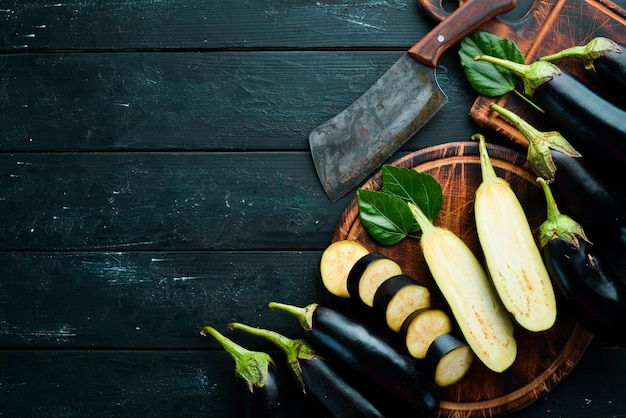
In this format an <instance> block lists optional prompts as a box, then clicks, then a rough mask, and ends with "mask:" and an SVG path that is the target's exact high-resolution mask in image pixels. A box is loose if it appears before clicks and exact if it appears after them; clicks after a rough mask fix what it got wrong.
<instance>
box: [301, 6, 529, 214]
mask: <svg viewBox="0 0 626 418" xmlns="http://www.w3.org/2000/svg"><path fill="white" fill-rule="evenodd" d="M442 1H443V0H442ZM515 4H516V0H467V1H465V2H464V3H463V4H462V5H461V6H460V7H458V8H457V9H455V10H454V12H452V13H451V14H449V15H448V17H446V18H445V19H444V20H443V21H441V22H440V23H439V24H438V25H437V26H436V27H435V28H434V29H433V30H431V31H430V32H429V33H428V34H426V36H424V38H422V39H421V40H420V41H419V42H417V43H416V44H415V45H413V46H412V47H411V49H409V51H408V52H407V53H405V54H404V55H403V56H402V58H400V59H399V60H398V61H397V62H396V63H395V64H394V65H393V66H392V67H391V68H390V69H389V70H388V71H387V72H386V73H385V74H384V75H383V76H382V77H381V78H380V79H378V81H376V83H375V84H374V85H373V86H372V87H370V89H369V90H367V91H366V92H365V93H364V94H363V95H362V96H361V97H359V98H358V99H357V100H356V101H355V102H354V103H352V104H351V105H350V106H349V107H348V108H346V109H345V110H344V111H343V112H341V113H339V114H338V115H337V116H335V117H333V118H332V119H330V120H328V121H326V122H324V123H323V124H322V125H320V126H318V127H317V128H315V129H314V130H313V131H312V132H311V133H310V135H309V146H310V148H311V155H312V157H313V162H314V163H315V169H316V170H317V175H318V177H319V179H320V181H321V183H322V186H323V187H324V190H325V191H326V194H327V195H328V197H329V199H330V200H331V201H332V202H335V201H337V200H338V199H339V198H341V197H342V196H344V195H345V194H347V193H348V192H349V191H350V190H352V189H353V188H355V187H357V186H358V185H359V184H361V183H362V182H363V181H364V180H365V179H366V178H367V177H368V176H369V175H370V174H371V173H372V172H373V171H374V170H376V169H377V168H378V167H380V166H381V165H382V164H383V162H384V161H385V160H386V159H387V158H389V157H390V156H391V155H392V154H393V153H394V152H395V151H397V150H398V148H400V147H401V146H402V144H404V143H405V142H406V141H407V140H408V139H409V138H411V137H412V136H413V135H414V134H415V133H416V132H417V131H418V130H419V129H420V128H421V127H422V126H424V125H425V124H426V122H428V120H429V119H430V118H431V117H432V116H433V115H434V114H435V113H437V111H438V110H439V109H441V108H442V107H443V106H444V105H445V103H446V102H447V101H448V98H447V97H446V95H445V93H444V92H443V91H442V90H441V88H440V87H439V84H438V83H437V79H436V75H435V67H436V66H437V62H438V61H439V58H440V57H441V55H442V54H443V53H444V52H445V51H446V50H447V49H448V48H449V47H451V46H452V45H454V44H456V43H457V42H459V41H460V40H461V39H463V38H464V37H465V36H466V35H468V34H470V33H471V32H473V31H474V30H476V29H477V28H478V27H479V26H481V25H482V24H483V23H485V22H486V21H488V20H489V19H491V18H493V17H495V16H497V15H499V14H502V13H505V12H507V11H509V10H511V9H513V8H514V7H515Z"/></svg>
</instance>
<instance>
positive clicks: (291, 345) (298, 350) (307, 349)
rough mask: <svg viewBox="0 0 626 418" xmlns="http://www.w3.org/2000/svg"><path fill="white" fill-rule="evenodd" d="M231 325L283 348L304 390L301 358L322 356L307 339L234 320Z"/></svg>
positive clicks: (288, 362) (308, 358)
mask: <svg viewBox="0 0 626 418" xmlns="http://www.w3.org/2000/svg"><path fill="white" fill-rule="evenodd" d="M229 327H230V328H232V329H237V330H241V331H245V332H247V333H249V334H252V335H256V336H259V337H262V338H265V339H266V340H268V341H270V342H271V343H273V344H274V345H276V346H277V347H278V348H280V349H281V350H283V351H284V352H285V355H286V357H287V364H288V365H289V367H290V368H291V372H292V373H293V375H294V376H295V378H296V380H297V381H298V383H299V385H300V388H301V389H302V391H304V390H305V389H304V382H303V380H302V369H301V368H300V360H312V359H314V358H316V357H320V356H319V355H318V354H317V352H316V351H315V349H314V348H313V347H312V346H311V345H310V344H309V343H308V342H307V341H306V340H302V339H298V340H294V339H291V338H288V337H285V336H284V335H281V334H279V333H277V332H275V331H271V330H268V329H262V328H255V327H251V326H249V325H245V324H242V323H239V322H232V323H230V324H229Z"/></svg>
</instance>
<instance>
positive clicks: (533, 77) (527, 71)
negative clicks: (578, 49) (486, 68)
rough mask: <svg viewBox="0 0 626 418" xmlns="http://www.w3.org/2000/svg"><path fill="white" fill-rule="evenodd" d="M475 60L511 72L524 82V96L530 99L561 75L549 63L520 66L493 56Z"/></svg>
mask: <svg viewBox="0 0 626 418" xmlns="http://www.w3.org/2000/svg"><path fill="white" fill-rule="evenodd" d="M474 59H475V60H482V61H487V62H490V63H492V64H495V65H499V66H501V67H503V68H506V69H507V70H509V71H511V72H512V73H513V74H515V75H516V76H518V77H519V78H520V79H521V80H522V83H523V84H524V94H526V95H527V96H529V97H532V96H533V94H534V93H535V90H536V89H537V87H539V86H541V85H542V84H544V83H546V82H548V81H550V80H552V79H553V78H554V77H555V76H558V75H560V74H561V70H560V69H559V67H557V66H556V65H554V64H552V63H551V62H548V61H535V62H533V63H531V64H519V63H517V62H513V61H509V60H505V59H502V58H497V57H492V56H491V55H479V56H477V57H476V58H474Z"/></svg>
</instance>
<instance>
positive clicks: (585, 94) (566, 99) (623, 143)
mask: <svg viewBox="0 0 626 418" xmlns="http://www.w3.org/2000/svg"><path fill="white" fill-rule="evenodd" d="M532 98H533V100H534V102H535V103H537V104H538V105H539V106H540V107H541V108H542V109H543V110H544V111H545V113H546V115H547V116H548V117H549V118H550V120H551V121H553V122H554V123H556V124H557V125H559V130H560V131H562V133H563V134H564V135H565V136H566V137H567V138H570V140H571V142H572V144H573V145H574V146H575V147H576V148H577V149H578V150H579V151H580V153H581V154H582V155H583V156H584V158H585V159H587V160H588V161H589V162H590V163H591V164H592V166H593V167H594V168H595V170H596V171H597V172H598V174H599V175H601V176H603V177H604V178H607V179H611V178H612V177H614V176H615V175H616V173H620V172H621V170H623V168H624V166H626V111H625V110H623V109H621V108H619V107H617V106H615V105H614V104H612V103H610V102H608V101H607V100H605V99H604V98H602V97H601V96H599V95H598V94H597V93H595V92H594V91H592V90H591V89H589V88H588V87H587V86H585V85H584V84H583V83H582V82H580V81H579V80H577V79H576V78H575V77H574V76H572V75H571V74H569V73H567V72H565V71H561V72H560V73H559V74H554V75H553V76H552V77H551V79H550V80H548V81H545V82H544V83H542V84H540V85H539V86H538V87H537V88H536V89H535V90H534V92H533V94H532Z"/></svg>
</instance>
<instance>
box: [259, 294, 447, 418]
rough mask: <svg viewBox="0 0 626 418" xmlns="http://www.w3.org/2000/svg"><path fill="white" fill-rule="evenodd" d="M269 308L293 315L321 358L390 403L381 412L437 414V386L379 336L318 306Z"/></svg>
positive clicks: (354, 320) (348, 318) (360, 324)
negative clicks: (335, 365)
mask: <svg viewBox="0 0 626 418" xmlns="http://www.w3.org/2000/svg"><path fill="white" fill-rule="evenodd" d="M269 306H270V308H277V309H281V310H284V311H286V312H288V313H290V314H292V315H294V316H295V317H296V318H297V319H298V320H299V322H300V325H302V327H303V328H304V329H305V331H306V332H307V335H308V337H309V339H310V340H311V342H312V343H313V345H314V346H315V347H317V348H318V349H319V351H320V353H321V354H322V355H323V356H325V357H327V358H328V359H330V360H331V361H333V362H334V363H335V364H337V365H338V367H340V368H341V371H342V372H343V373H344V374H345V375H346V376H350V380H351V381H353V382H356V383H355V384H358V385H359V387H362V388H363V390H364V391H367V392H366V393H368V394H371V396H375V397H376V398H378V399H381V398H385V399H386V402H385V408H383V407H381V409H385V410H387V409H394V410H395V411H397V412H396V413H394V414H393V415H390V416H405V415H407V414H408V415H410V416H420V417H431V416H434V415H435V414H436V413H437V411H438V409H439V393H438V391H437V388H436V387H435V385H434V384H433V383H432V381H430V379H428V378H427V376H426V375H424V374H423V373H422V372H421V371H420V369H419V368H418V367H417V365H416V363H415V362H414V361H413V360H412V359H411V358H409V357H408V356H406V355H405V354H404V353H403V352H401V351H400V350H398V349H397V348H396V347H395V346H394V345H393V344H392V343H391V342H390V341H389V340H388V339H387V338H385V337H384V336H383V335H382V334H381V333H379V332H377V331H376V330H374V329H372V328H370V327H367V326H366V325H364V324H363V323H362V322H360V321H357V320H356V319H353V318H350V317H348V316H346V315H344V314H342V313H341V312H338V311H336V310H334V309H331V308H328V307H324V306H320V305H318V304H310V305H308V306H306V307H304V308H300V307H296V306H292V305H286V304H282V303H277V302H271V303H270V304H269Z"/></svg>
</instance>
